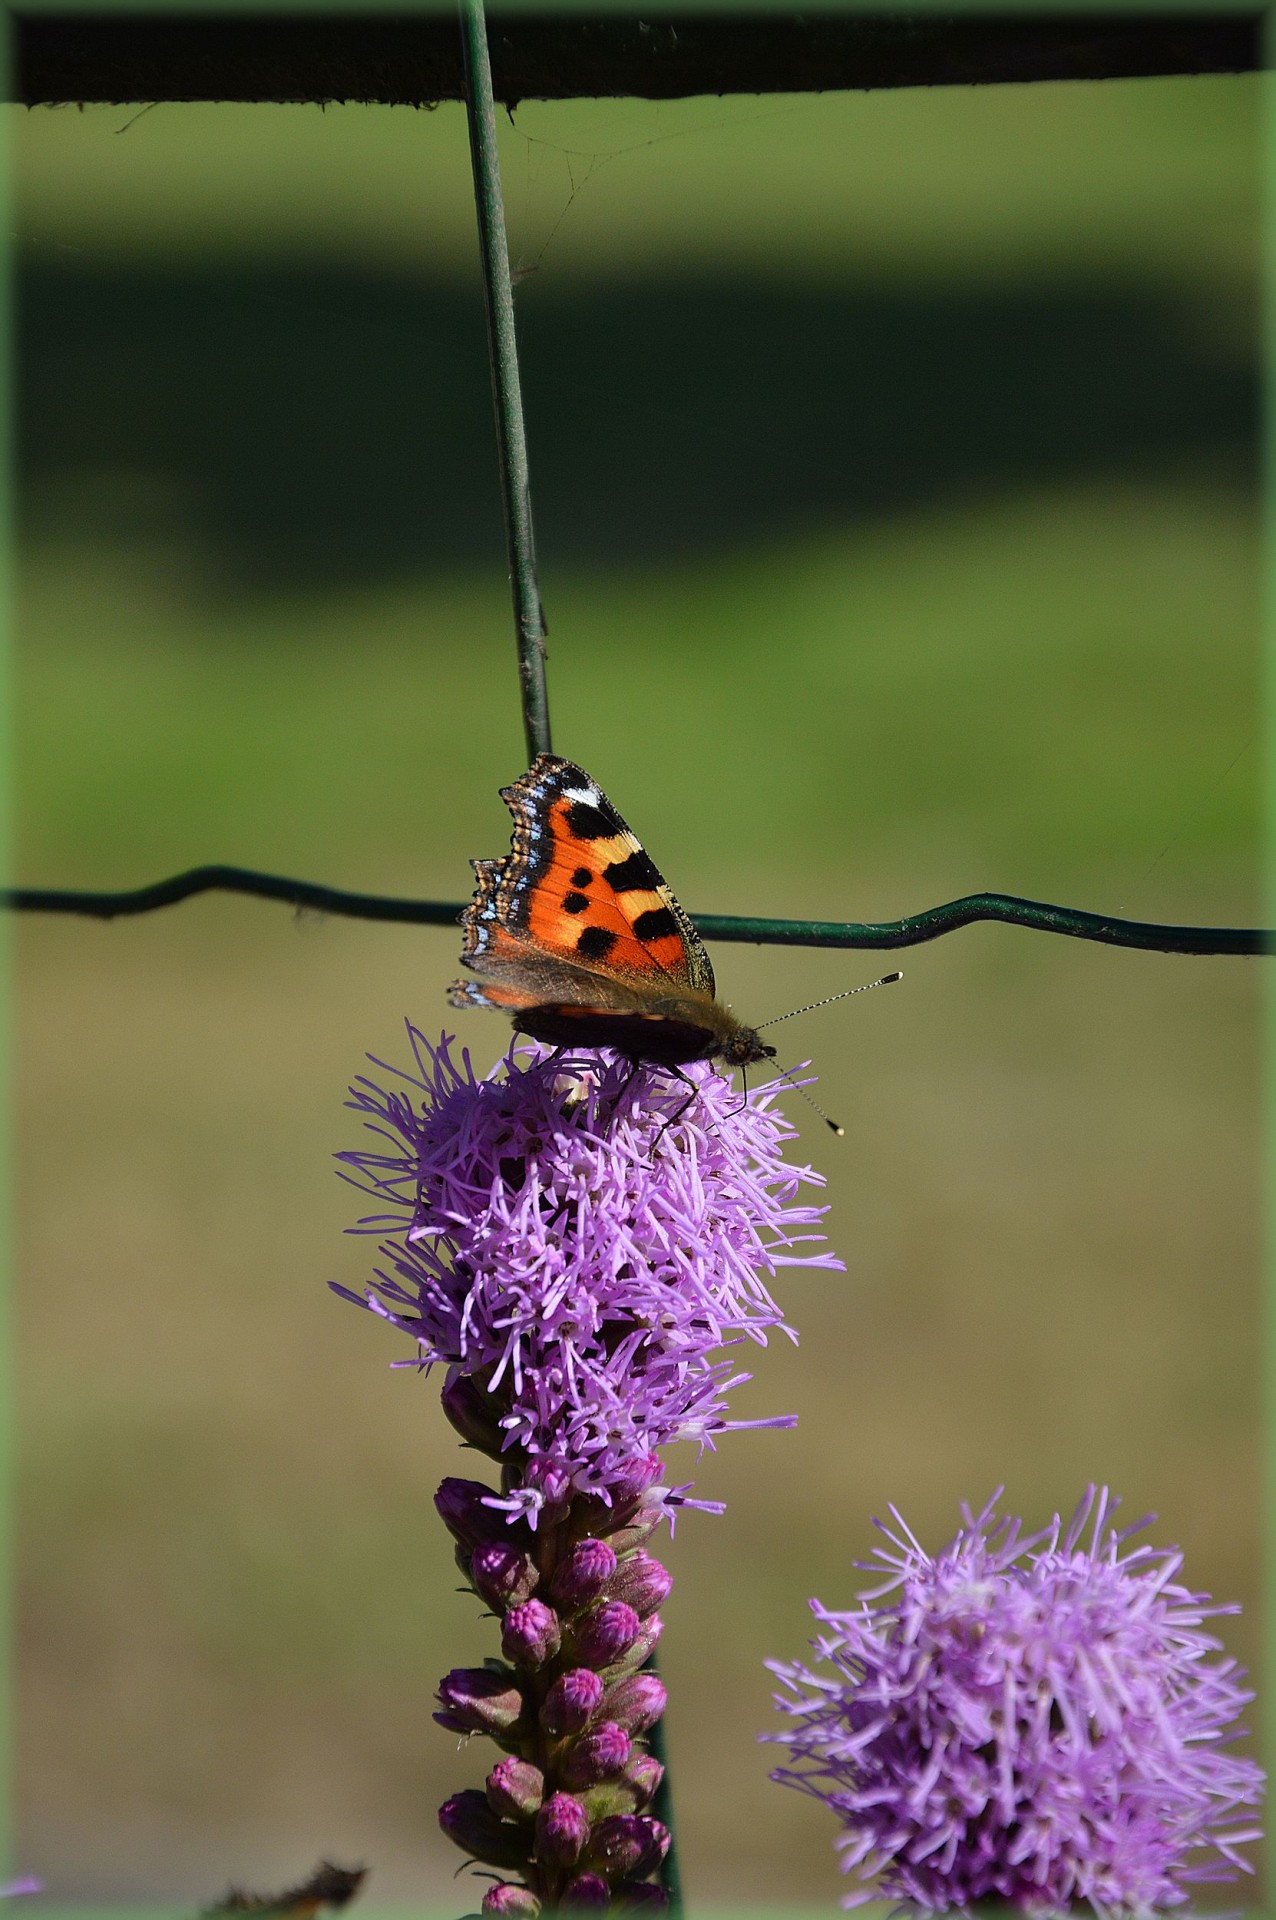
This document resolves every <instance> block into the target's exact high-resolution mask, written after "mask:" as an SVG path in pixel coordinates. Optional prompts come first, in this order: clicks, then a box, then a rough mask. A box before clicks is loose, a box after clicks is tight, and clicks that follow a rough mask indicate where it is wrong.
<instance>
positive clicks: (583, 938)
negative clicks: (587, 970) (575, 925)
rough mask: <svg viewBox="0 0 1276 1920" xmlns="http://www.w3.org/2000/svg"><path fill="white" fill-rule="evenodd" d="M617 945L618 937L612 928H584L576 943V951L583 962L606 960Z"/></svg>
mask: <svg viewBox="0 0 1276 1920" xmlns="http://www.w3.org/2000/svg"><path fill="white" fill-rule="evenodd" d="M615 944H616V936H615V934H614V933H613V932H612V931H611V929H610V927H584V928H582V929H581V935H580V939H579V940H578V941H577V942H576V951H577V953H578V954H579V955H580V956H581V958H582V959H583V960H605V959H606V958H607V955H608V954H609V953H610V952H611V950H612V948H613V947H614V946H615Z"/></svg>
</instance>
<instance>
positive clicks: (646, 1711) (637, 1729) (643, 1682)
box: [606, 1673, 669, 1733]
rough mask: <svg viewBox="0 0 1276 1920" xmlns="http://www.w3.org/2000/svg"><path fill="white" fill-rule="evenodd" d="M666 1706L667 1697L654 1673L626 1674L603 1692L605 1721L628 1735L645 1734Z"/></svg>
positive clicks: (658, 1677) (658, 1676)
mask: <svg viewBox="0 0 1276 1920" xmlns="http://www.w3.org/2000/svg"><path fill="white" fill-rule="evenodd" d="M668 1704H669V1695H668V1694H667V1693H666V1691H665V1683H664V1681H663V1680H662V1679H661V1678H660V1675H659V1674H658V1673H627V1674H626V1675H625V1676H624V1678H623V1679H620V1680H617V1681H615V1682H614V1683H613V1684H612V1685H611V1686H610V1687H608V1689H607V1695H606V1712H607V1718H608V1719H609V1720H614V1721H615V1722H616V1725H617V1726H618V1727H624V1728H625V1730H626V1731H627V1732H628V1733H646V1731H647V1729H648V1727H654V1726H655V1724H656V1722H657V1720H659V1719H660V1717H661V1715H662V1714H663V1713H664V1710H665V1708H666V1706H667V1705H668Z"/></svg>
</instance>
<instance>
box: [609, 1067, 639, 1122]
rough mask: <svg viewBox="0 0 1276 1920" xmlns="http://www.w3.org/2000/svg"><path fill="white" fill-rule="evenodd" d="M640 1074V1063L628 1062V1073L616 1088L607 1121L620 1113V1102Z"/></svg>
mask: <svg viewBox="0 0 1276 1920" xmlns="http://www.w3.org/2000/svg"><path fill="white" fill-rule="evenodd" d="M641 1072H642V1061H641V1060H630V1062H629V1071H628V1073H627V1074H626V1075H625V1077H624V1079H623V1080H622V1082H621V1084H620V1086H619V1087H617V1089H616V1094H615V1098H614V1099H613V1100H612V1103H611V1112H610V1114H609V1115H608V1118H609V1119H611V1120H614V1119H615V1118H616V1115H617V1114H618V1113H619V1112H620V1107H621V1102H622V1101H623V1100H624V1097H625V1095H626V1094H627V1093H628V1091H629V1089H630V1087H632V1086H633V1084H634V1081H635V1080H636V1079H637V1078H638V1075H639V1074H640V1073H641Z"/></svg>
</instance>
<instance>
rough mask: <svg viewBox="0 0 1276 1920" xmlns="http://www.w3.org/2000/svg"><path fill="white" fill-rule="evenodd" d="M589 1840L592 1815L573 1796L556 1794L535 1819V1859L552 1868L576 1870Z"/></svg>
mask: <svg viewBox="0 0 1276 1920" xmlns="http://www.w3.org/2000/svg"><path fill="white" fill-rule="evenodd" d="M588 1838H589V1815H588V1814H587V1813H586V1812H585V1809H584V1807H582V1805H581V1804H580V1801H579V1800H577V1799H575V1798H574V1797H573V1796H572V1795H571V1794H570V1793H556V1794H554V1795H553V1796H552V1798H551V1799H549V1800H547V1801H546V1802H545V1804H544V1806H543V1807H542V1808H541V1810H540V1812H539V1813H538V1814H537V1816H536V1858H537V1859H538V1860H540V1861H543V1862H544V1863H545V1864H546V1865H547V1866H550V1867H574V1866H575V1864H576V1862H577V1861H578V1860H579V1859H580V1856H581V1853H582V1851H583V1850H584V1846H585V1842H586V1840H588Z"/></svg>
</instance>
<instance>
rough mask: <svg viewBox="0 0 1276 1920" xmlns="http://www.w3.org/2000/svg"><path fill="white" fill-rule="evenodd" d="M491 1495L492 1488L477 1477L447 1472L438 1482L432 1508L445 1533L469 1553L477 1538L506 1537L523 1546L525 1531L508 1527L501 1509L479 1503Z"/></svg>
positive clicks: (476, 1543) (507, 1521)
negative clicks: (472, 1478) (471, 1477)
mask: <svg viewBox="0 0 1276 1920" xmlns="http://www.w3.org/2000/svg"><path fill="white" fill-rule="evenodd" d="M492 1498H494V1494H493V1490H492V1488H491V1487H485V1486H484V1485H483V1482H482V1481H481V1480H457V1479H455V1478H454V1477H453V1476H452V1475H450V1474H449V1476H448V1478H447V1479H446V1480H442V1481H440V1482H439V1490H438V1492H437V1493H436V1494H435V1496H434V1509H435V1512H436V1513H437V1514H438V1516H439V1519H440V1520H441V1521H442V1522H443V1524H444V1526H445V1527H446V1528H447V1530H448V1532H449V1533H450V1534H452V1536H453V1537H454V1538H455V1539H457V1540H459V1541H460V1542H461V1544H462V1545H463V1546H466V1547H468V1548H469V1549H470V1550H471V1552H472V1551H473V1550H474V1548H475V1547H476V1546H477V1545H478V1544H479V1542H480V1540H506V1541H513V1542H514V1543H515V1544H516V1545H518V1546H523V1545H525V1543H526V1539H527V1535H526V1533H525V1531H523V1530H522V1529H519V1528H516V1527H511V1526H510V1524H509V1520H508V1517H507V1515H506V1514H505V1513H504V1512H503V1511H502V1510H501V1509H499V1508H497V1507H488V1506H485V1505H484V1504H483V1503H484V1501H485V1500H490V1499H492Z"/></svg>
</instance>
